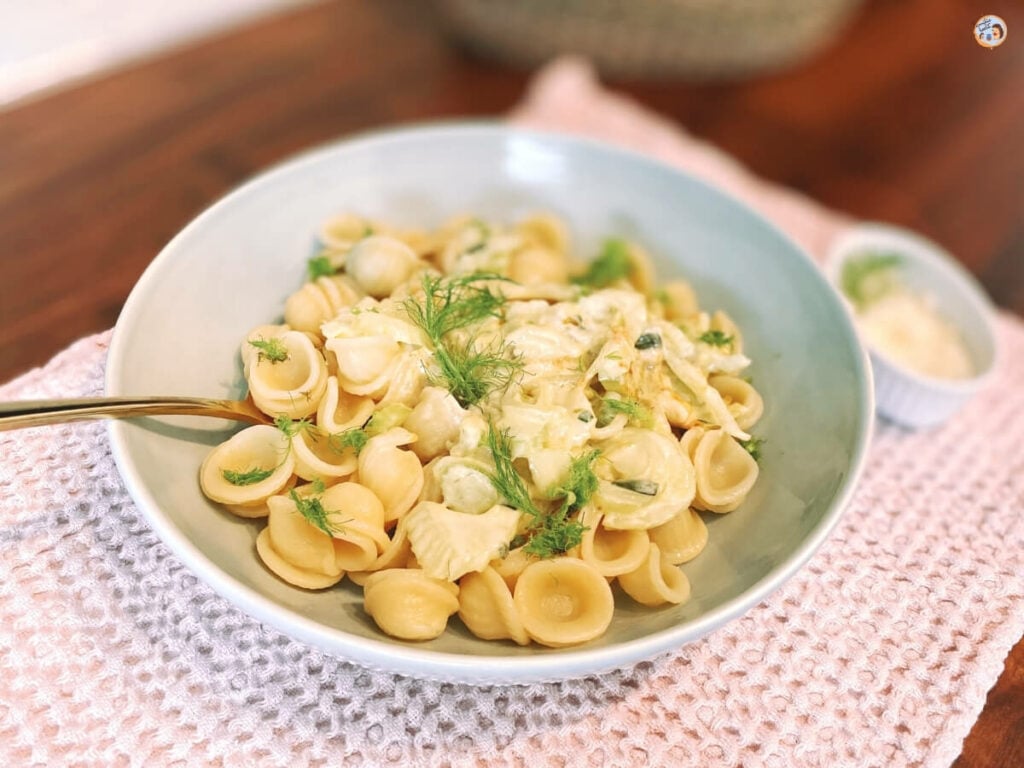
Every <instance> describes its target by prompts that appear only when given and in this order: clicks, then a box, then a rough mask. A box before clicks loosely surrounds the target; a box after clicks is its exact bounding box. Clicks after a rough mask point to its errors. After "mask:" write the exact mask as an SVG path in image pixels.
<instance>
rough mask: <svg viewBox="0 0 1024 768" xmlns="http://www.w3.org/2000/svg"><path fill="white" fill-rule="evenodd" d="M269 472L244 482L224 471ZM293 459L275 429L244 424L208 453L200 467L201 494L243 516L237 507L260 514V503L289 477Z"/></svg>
mask: <svg viewBox="0 0 1024 768" xmlns="http://www.w3.org/2000/svg"><path fill="white" fill-rule="evenodd" d="M252 470H257V471H259V472H261V473H264V472H269V473H270V474H268V475H267V476H266V477H265V478H264V479H262V480H259V481H257V482H251V483H246V484H239V483H237V482H236V483H232V482H230V481H229V480H228V479H227V477H226V476H225V472H227V473H232V472H235V473H239V474H245V473H250V472H251V471H252ZM294 471H295V459H294V457H293V456H292V454H291V451H290V450H289V445H288V438H287V437H286V436H285V435H284V434H283V433H282V432H281V431H280V430H279V429H277V428H275V427H271V426H268V425H265V424H260V425H257V426H253V427H247V428H245V429H243V430H242V431H241V432H238V433H237V434H235V435H233V436H232V437H231V438H230V439H228V440H227V441H226V442H224V443H221V444H220V445H218V446H217V447H216V448H214V449H213V450H212V451H210V453H208V454H207V456H206V459H204V460H203V464H202V466H201V467H200V470H199V484H200V486H201V487H202V490H203V493H205V494H206V496H207V497H208V498H210V499H212V500H213V501H218V502H220V503H222V504H228V505H232V511H235V513H236V514H240V515H241V516H243V517H245V516H247V515H245V514H243V512H241V511H237V509H238V508H243V509H244V508H255V509H259V510H260V513H259V514H258V515H256V516H263V514H264V513H263V512H262V509H261V507H262V505H263V503H264V502H265V501H266V500H267V498H269V497H270V496H273V495H274V494H276V493H280V492H281V490H282V489H283V488H284V487H285V486H286V485H287V484H288V482H289V481H290V480H291V477H292V473H293V472H294Z"/></svg>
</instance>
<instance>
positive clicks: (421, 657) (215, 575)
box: [105, 120, 874, 685]
mask: <svg viewBox="0 0 1024 768" xmlns="http://www.w3.org/2000/svg"><path fill="white" fill-rule="evenodd" d="M444 134H450V135H451V137H457V136H459V135H463V136H466V135H469V136H476V137H479V136H484V137H488V138H491V139H492V140H495V141H499V140H500V142H502V143H504V142H507V141H509V140H513V139H516V138H525V139H529V140H532V141H538V142H542V143H545V144H547V145H555V146H559V147H566V146H575V147H583V148H584V149H586V151H588V152H600V153H605V154H610V155H616V156H618V157H619V158H621V159H622V160H624V161H626V162H630V163H639V164H641V165H644V166H648V167H649V168H651V169H652V170H655V171H657V172H659V173H665V172H669V173H671V174H675V175H678V176H682V177H685V178H687V179H688V180H689V181H690V182H691V183H694V184H696V185H697V186H699V187H701V188H703V190H704V192H705V193H706V194H709V195H712V196H714V197H717V198H720V199H722V200H723V201H725V202H726V204H728V205H731V206H734V207H738V208H740V209H742V210H743V212H744V214H745V215H747V216H751V217H754V218H756V219H757V220H759V221H760V222H761V224H762V225H764V226H766V227H767V228H768V229H770V230H772V231H773V232H774V233H775V235H776V236H778V237H779V238H781V239H782V240H784V241H785V242H786V243H787V244H788V245H789V247H790V250H791V251H792V252H793V253H794V256H795V257H796V258H798V259H802V260H803V261H804V262H806V266H808V267H810V271H811V272H812V273H813V274H814V275H815V277H812V278H811V279H812V280H820V286H821V289H822V292H823V293H827V294H829V295H830V296H832V297H835V292H834V291H833V289H832V287H831V284H830V283H829V281H828V280H827V279H826V276H825V274H824V273H823V272H822V271H821V269H820V268H819V267H818V266H817V264H815V262H814V260H813V259H812V258H811V257H810V256H809V255H808V254H807V252H806V251H804V249H803V248H802V247H801V246H800V245H798V244H797V243H796V242H795V241H793V239H792V238H790V237H789V236H788V235H787V234H786V233H785V232H783V231H781V230H780V229H779V228H778V227H777V226H776V225H775V224H774V223H772V222H771V221H769V220H768V219H767V218H765V217H764V216H763V215H762V214H760V213H759V212H758V211H756V210H754V209H752V208H751V207H750V206H748V205H747V204H746V203H744V202H742V201H741V200H739V199H737V198H736V197H735V196H733V195H730V194H729V193H728V192H725V191H723V190H721V189H719V188H718V187H715V186H713V185H711V184H709V183H708V182H706V181H704V180H703V179H701V178H700V177H698V176H694V175H693V174H690V173H688V172H686V171H683V170H680V169H679V168H676V167H674V166H672V165H669V164H668V163H665V162H662V161H660V160H658V159H656V158H652V157H650V156H648V155H644V154H641V153H638V152H635V151H632V150H629V149H624V148H621V147H617V146H614V145H609V144H607V143H604V142H601V141H598V140H595V139H590V138H585V137H579V136H575V135H567V134H564V133H557V132H552V131H540V130H535V129H531V128H523V127H521V126H518V125H514V124H508V123H504V122H502V121H498V120H468V121H467V120H442V121H429V122H421V123H412V124H404V125H400V126H396V127H388V128H384V129H376V130H368V131H364V132H359V133H356V134H352V135H347V136H344V137H342V138H340V139H336V140H334V141H329V142H326V143H323V144H320V145H318V146H315V147H312V148H309V149H306V150H304V151H301V152H299V153H297V154H294V155H291V156H290V157H286V158H284V159H282V160H280V161H278V162H276V163H274V164H272V165H270V166H268V167H267V168H265V169H263V170H261V171H258V172H256V173H254V174H253V175H252V176H250V177H249V178H247V179H246V180H244V181H243V182H242V183H240V184H238V185H236V186H234V187H233V188H232V189H231V190H229V191H228V192H227V193H225V194H224V195H222V196H221V197H220V198H218V199H217V200H216V201H214V202H213V203H212V204H210V205H209V206H207V207H206V208H205V209H204V210H203V211H201V212H200V213H199V214H198V215H197V216H195V217H194V218H193V219H191V220H190V221H189V222H188V223H187V224H186V225H185V226H184V227H183V228H182V229H181V230H180V231H179V232H178V233H177V234H175V236H174V237H173V238H172V239H171V240H170V241H169V242H168V243H167V244H166V245H165V246H164V247H163V248H162V249H161V250H160V252H159V253H158V254H157V256H156V257H155V258H154V259H153V261H152V262H151V263H150V264H149V266H148V267H147V268H146V270H145V271H144V272H143V274H142V276H141V277H140V278H139V280H138V282H137V283H136V285H135V286H134V288H133V289H132V291H131V293H130V295H129V297H128V299H127V301H126V302H125V305H124V308H123V309H122V312H121V315H120V317H119V318H118V321H117V324H116V325H115V328H114V332H113V335H112V338H111V342H110V347H109V351H108V357H107V368H106V375H105V389H106V391H107V394H110V395H115V394H124V393H123V392H121V391H120V389H119V382H118V380H117V378H118V372H119V371H120V370H121V369H122V368H123V367H124V365H125V362H126V354H127V342H126V341H125V337H126V336H127V331H126V330H125V329H126V328H127V327H129V326H131V325H132V324H133V320H134V317H135V315H136V314H138V313H140V312H141V311H142V309H143V307H142V305H143V302H142V301H141V299H139V297H140V296H141V295H142V294H143V293H144V292H145V291H146V290H148V289H149V288H150V284H151V283H154V282H156V281H157V280H158V273H159V271H160V268H161V265H162V264H163V263H164V262H165V261H168V260H170V259H172V258H174V254H175V252H176V251H177V250H178V248H179V247H181V246H180V244H181V243H182V242H183V241H184V240H186V239H187V238H188V237H190V236H191V233H192V232H193V231H194V230H197V229H199V228H201V227H203V226H204V225H205V222H206V221H207V220H208V219H210V218H213V217H216V216H218V215H219V213H220V211H221V209H222V208H224V207H226V206H229V205H231V204H233V202H234V201H235V200H236V199H237V198H239V197H242V196H244V195H246V194H248V193H249V191H250V190H251V189H253V188H254V187H257V186H259V185H262V184H265V183H267V182H268V181H270V180H272V179H273V178H274V177H276V176H277V175H279V174H284V173H291V172H294V171H295V170H297V169H299V168H301V167H303V166H312V165H316V164H317V163H319V162H321V161H322V160H323V159H324V158H327V157H329V156H331V155H333V154H335V153H337V152H345V151H359V150H364V149H366V148H367V147H370V146H372V145H382V146H384V147H386V146H387V145H388V144H389V143H391V142H396V141H397V142H404V141H408V140H410V139H411V138H436V137H439V136H441V135H444ZM837 317H838V318H839V322H841V323H846V324H847V326H848V327H847V328H846V329H845V330H846V332H847V333H848V334H849V336H850V338H851V339H852V340H853V341H854V344H853V347H854V348H853V349H852V350H851V352H852V353H853V357H854V361H855V366H856V368H857V369H858V370H857V371H856V373H857V374H858V376H857V380H858V384H859V390H860V392H859V395H860V396H859V398H858V400H859V402H858V403H857V405H858V406H859V419H858V423H857V424H856V425H855V427H856V429H857V433H856V434H857V440H856V444H855V445H853V446H851V452H850V454H851V462H850V465H849V467H847V471H846V472H845V473H844V475H843V477H842V478H841V480H840V482H839V486H838V488H837V491H836V494H835V496H834V498H833V502H832V504H831V506H830V507H829V508H828V509H827V510H826V512H825V514H824V515H823V516H822V518H821V519H820V521H819V522H818V524H817V526H816V527H815V528H813V529H811V531H810V532H809V533H808V535H807V536H806V537H805V538H804V540H803V541H802V542H801V543H800V544H799V546H798V547H797V548H796V549H794V550H793V551H792V553H791V554H790V556H789V557H788V558H787V559H786V560H784V561H783V562H781V563H779V564H777V565H776V566H775V567H774V568H773V569H772V570H770V571H769V572H768V573H767V574H766V575H765V576H764V577H762V578H761V580H760V581H758V582H757V583H755V584H754V585H753V586H751V587H750V588H748V589H747V590H746V591H744V592H742V593H740V594H738V595H736V596H735V597H733V598H731V599H729V600H727V601H725V602H724V603H722V604H721V605H718V606H717V607H715V608H712V609H711V610H709V611H708V612H706V613H704V614H701V615H700V616H698V617H696V618H695V619H693V620H692V621H687V622H685V623H682V624H677V625H675V626H672V627H670V628H667V629H664V630H661V631H658V632H654V633H652V634H649V635H645V636H643V637H639V638H635V639H632V640H628V641H624V642H621V643H617V644H614V645H608V646H597V647H593V648H587V647H582V648H580V647H570V648H566V649H559V650H558V651H556V652H554V653H550V652H545V653H538V654H536V655H530V656H522V655H516V656H499V655H494V656H491V655H488V656H466V655H464V654H458V653H452V652H446V651H436V650H430V649H425V648H422V647H418V646H416V645H415V644H412V643H408V644H406V643H402V642H400V641H397V640H390V639H384V638H379V639H378V638H367V637H363V636H359V635H355V634H349V633H347V632H345V631H343V630H340V629H337V628H333V627H327V626H325V625H323V624H320V623H319V622H316V621H314V620H312V619H310V618H309V617H307V616H304V615H301V614H299V613H297V612H294V611H292V610H291V609H287V608H285V607H283V606H281V605H279V604H277V603H276V602H274V601H273V600H272V599H270V598H269V597H267V596H265V595H263V594H261V593H260V592H258V591H257V590H255V589H253V588H251V587H248V586H246V585H244V584H242V583H241V582H239V581H237V580H236V579H234V578H233V577H231V576H229V575H228V574H227V572H225V571H223V570H222V569H221V568H220V567H219V566H218V565H217V564H216V563H215V562H213V561H212V560H210V559H209V558H207V557H206V555H204V554H203V553H202V552H201V551H200V550H199V549H198V547H196V545H195V544H193V543H192V541H191V540H190V539H189V538H188V537H186V536H185V534H184V533H183V532H182V531H181V530H179V529H178V528H177V527H175V526H174V525H173V524H172V523H171V522H170V520H169V519H168V518H166V517H165V516H164V515H163V514H162V512H161V511H160V507H159V505H158V504H157V502H156V499H155V498H154V497H153V495H152V494H151V493H150V491H149V489H148V488H147V487H146V485H145V483H144V482H143V479H142V476H141V474H140V473H139V472H138V471H137V470H136V467H135V465H134V461H133V459H132V457H131V455H130V451H129V447H128V442H127V434H128V432H127V430H128V428H129V425H127V424H126V423H124V422H121V421H118V420H112V421H111V422H110V423H109V424H108V435H109V439H110V442H111V448H112V453H113V457H114V460H115V463H116V466H117V468H118V470H119V471H120V474H121V477H122V478H123V481H124V483H125V485H126V488H127V490H128V491H129V494H130V495H131V497H132V499H133V500H134V501H135V502H136V504H137V505H138V506H139V507H140V511H141V512H142V513H143V515H144V516H145V518H146V520H147V522H148V523H149V525H150V526H151V527H152V528H153V530H154V531H155V532H156V533H157V534H158V536H159V538H160V539H161V541H162V543H164V544H166V545H167V546H168V547H169V548H170V550H171V551H172V553H173V554H174V555H175V556H176V557H177V558H178V559H179V560H180V561H181V562H182V563H183V564H184V565H185V566H186V567H187V568H188V569H189V570H190V571H191V572H192V573H193V574H194V575H196V576H197V577H199V579H200V580H201V581H203V582H205V583H206V584H207V585H208V586H210V587H211V588H212V589H213V590H214V591H215V592H217V593H218V595H219V596H221V597H224V598H226V599H227V600H228V601H229V602H231V603H232V604H233V606H234V607H236V608H238V609H240V610H242V611H243V612H245V613H247V614H248V615H249V616H250V617H252V618H255V619H256V620H258V621H261V622H265V623H266V624H268V625H270V626H272V627H273V628H275V629H276V630H278V631H280V632H282V633H283V634H284V635H286V636H290V637H293V638H296V639H299V640H301V641H303V642H305V643H307V644H309V645H312V646H314V647H317V648H319V649H321V650H323V651H325V652H327V653H329V654H331V655H334V656H337V657H339V658H342V659H344V660H346V661H351V662H354V663H356V664H358V665H360V666H363V667H366V668H369V669H373V670H379V671H384V672H387V673H389V674H398V675H405V676H410V677H415V678H419V679H428V680H437V681H445V682H456V683H464V684H470V685H508V684H513V685H518V684H529V683H537V682H553V681H564V680H570V679H575V678H580V677H584V676H588V675H593V674H600V673H602V672H608V671H610V670H613V669H619V668H624V667H628V666H630V665H633V664H636V663H639V662H642V661H645V660H649V659H652V658H653V657H655V656H657V655H659V654H662V653H664V652H667V651H670V650H673V649H678V648H681V647H682V646H683V645H685V644H687V643H689V642H692V641H694V640H697V639H700V638H702V637H704V636H706V635H708V634H709V633H711V632H712V631H713V630H715V629H717V628H718V627H720V626H722V625H723V624H725V623H726V622H728V621H731V620H732V619H735V618H738V617H739V616H741V615H743V614H745V613H746V612H747V611H749V610H750V609H751V608H753V607H754V606H756V605H757V604H759V603H760V602H762V601H763V600H765V599H766V598H767V597H768V596H769V595H770V594H772V593H773V592H774V591H775V590H777V589H778V588H779V587H780V586H781V585H782V584H783V583H785V582H786V581H787V580H788V579H789V578H790V577H792V576H793V575H794V574H796V573H797V571H799V570H800V569H801V568H802V567H803V566H804V565H805V564H806V563H807V561H808V560H809V559H810V558H811V556H812V555H813V554H814V553H815V552H816V551H817V550H818V548H819V547H820V546H821V545H822V544H823V543H824V541H825V540H826V539H827V538H828V537H829V535H830V534H831V532H832V531H833V530H834V528H835V526H836V525H837V524H838V522H839V519H840V518H841V516H842V513H843V511H844V510H845V509H846V507H847V506H848V505H849V502H850V499H851V497H852V495H853V493H854V490H855V489H856V486H857V481H858V480H859V478H860V477H861V475H862V473H863V470H864V468H865V465H866V462H867V454H868V449H869V447H870V445H871V440H872V437H873V434H874V387H873V381H872V369H871V364H870V360H869V358H868V355H867V353H866V350H865V349H864V346H863V345H862V344H860V343H858V342H857V338H858V336H857V333H856V329H855V327H854V325H853V321H852V317H851V316H850V315H849V313H848V312H845V311H840V312H839V313H837Z"/></svg>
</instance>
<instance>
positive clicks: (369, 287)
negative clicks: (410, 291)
mask: <svg viewBox="0 0 1024 768" xmlns="http://www.w3.org/2000/svg"><path fill="white" fill-rule="evenodd" d="M419 265H420V260H419V258H418V257H417V256H416V253H415V252H414V251H413V250H412V248H410V247H409V246H408V245H406V244H405V243H403V242H402V241H401V240H398V239H397V238H394V237H388V236H385V235H373V236H371V237H367V238H364V239H363V240H360V241H359V242H358V243H356V244H355V246H354V247H353V248H352V250H351V251H349V254H348V258H347V259H346V261H345V270H346V272H348V274H349V275H350V276H351V277H352V279H353V280H355V281H356V284H357V285H358V286H359V287H360V288H361V289H362V290H364V291H366V292H367V293H368V294H370V295H371V296H373V297H374V298H378V299H382V298H384V297H385V296H389V295H390V294H391V293H392V292H393V291H394V290H395V289H396V288H397V287H398V286H399V285H401V284H402V283H404V282H406V281H407V280H408V279H409V278H410V277H412V275H413V273H414V272H415V271H416V270H417V268H418V267H419Z"/></svg>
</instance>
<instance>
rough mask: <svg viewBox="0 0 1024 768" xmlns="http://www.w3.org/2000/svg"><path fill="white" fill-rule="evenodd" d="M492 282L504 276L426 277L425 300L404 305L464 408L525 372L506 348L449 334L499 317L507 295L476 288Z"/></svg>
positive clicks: (408, 300)
mask: <svg viewBox="0 0 1024 768" xmlns="http://www.w3.org/2000/svg"><path fill="white" fill-rule="evenodd" d="M494 279H500V278H497V277H496V276H494V275H487V274H475V275H467V276H463V277H455V278H440V277H435V276H432V275H427V276H425V277H424V278H423V290H424V294H425V295H424V298H423V301H422V302H420V301H417V300H416V299H415V298H414V297H410V298H408V299H406V300H405V302H404V307H405V310H406V312H407V313H408V315H409V318H410V319H411V320H412V321H413V323H415V324H416V325H417V326H419V327H420V329H421V330H422V331H423V332H424V334H426V336H427V338H428V339H429V340H430V343H431V345H432V346H433V347H434V358H435V360H436V361H437V366H438V368H439V369H440V374H441V379H442V380H443V381H444V383H445V384H446V385H447V388H448V390H449V391H450V392H451V393H452V397H454V398H455V399H456V400H457V401H458V402H459V404H460V405H462V406H463V407H467V406H469V405H473V404H474V403H477V402H479V401H480V400H481V399H483V397H484V396H485V395H486V394H487V393H488V392H490V391H492V390H494V389H498V388H500V387H502V386H506V385H508V383H509V382H510V381H511V380H512V378H513V376H514V375H515V374H516V372H517V371H519V370H520V369H521V368H522V363H521V362H520V361H519V360H518V359H516V358H514V357H509V356H508V354H507V350H506V348H505V346H504V345H503V344H499V345H497V347H492V348H488V349H483V350H480V349H477V348H476V344H475V339H474V338H473V337H468V338H463V339H454V338H452V337H451V336H450V334H451V333H452V332H453V331H457V330H461V329H465V328H468V327H469V326H471V325H474V324H476V323H479V322H481V321H483V320H486V319H487V318H489V317H499V316H500V314H501V308H502V306H504V304H505V297H504V296H502V295H501V294H497V293H493V292H492V291H491V290H490V289H489V288H488V287H487V286H481V285H478V283H480V282H481V281H486V280H494Z"/></svg>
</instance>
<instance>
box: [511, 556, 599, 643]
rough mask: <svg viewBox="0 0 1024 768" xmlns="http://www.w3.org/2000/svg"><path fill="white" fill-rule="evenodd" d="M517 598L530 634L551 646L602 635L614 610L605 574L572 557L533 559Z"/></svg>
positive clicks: (519, 584)
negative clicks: (535, 560)
mask: <svg viewBox="0 0 1024 768" xmlns="http://www.w3.org/2000/svg"><path fill="white" fill-rule="evenodd" d="M512 599H513V602H514V603H515V606H516V611H517V612H518V613H519V618H520V620H521V621H522V622H523V627H524V628H525V629H526V633H527V634H528V635H529V636H530V638H531V639H532V640H534V641H535V642H537V643H540V644H541V645H546V646H549V647H551V648H562V647H564V646H567V645H576V644H578V643H585V642H587V641H588V640H593V639H594V638H596V637H600V636H601V635H603V634H604V633H605V630H607V629H608V625H609V624H611V621H612V614H613V613H614V611H615V600H614V598H613V597H612V589H611V587H610V586H609V585H608V582H607V581H606V580H605V578H604V576H602V575H601V574H600V572H598V570H597V569H596V568H594V567H593V566H592V565H590V564H589V563H586V562H584V561H583V560H578V559H575V558H572V557H555V558H552V559H550V560H538V561H537V562H534V563H530V564H529V565H528V566H526V568H525V569H523V572H522V573H521V574H520V575H519V578H518V580H517V581H516V586H515V592H514V594H513V596H512Z"/></svg>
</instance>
